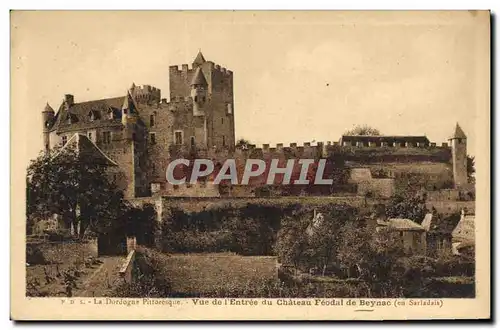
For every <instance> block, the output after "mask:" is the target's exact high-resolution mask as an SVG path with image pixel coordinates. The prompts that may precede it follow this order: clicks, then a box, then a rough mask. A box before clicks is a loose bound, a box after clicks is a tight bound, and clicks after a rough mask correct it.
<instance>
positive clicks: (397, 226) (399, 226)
mask: <svg viewBox="0 0 500 330" xmlns="http://www.w3.org/2000/svg"><path fill="white" fill-rule="evenodd" d="M377 223H378V224H381V223H380V222H377ZM384 225H385V226H386V227H387V228H390V229H393V230H408V231H410V230H411V231H424V230H425V229H424V227H422V226H421V225H419V224H418V223H416V222H413V221H412V220H410V219H403V218H391V219H388V220H387V221H386V222H385V223H384Z"/></svg>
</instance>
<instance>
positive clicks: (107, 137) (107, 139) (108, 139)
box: [102, 132, 111, 144]
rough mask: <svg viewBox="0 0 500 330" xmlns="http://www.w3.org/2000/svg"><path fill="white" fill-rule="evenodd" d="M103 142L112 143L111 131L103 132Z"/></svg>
mask: <svg viewBox="0 0 500 330" xmlns="http://www.w3.org/2000/svg"><path fill="white" fill-rule="evenodd" d="M102 143H104V144H110V143H111V132H102Z"/></svg>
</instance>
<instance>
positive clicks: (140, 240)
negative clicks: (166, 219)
mask: <svg viewBox="0 0 500 330" xmlns="http://www.w3.org/2000/svg"><path fill="white" fill-rule="evenodd" d="M124 221H125V222H126V227H127V230H126V231H127V234H128V235H129V236H135V237H136V239H137V244H139V245H145V246H153V245H154V238H155V233H156V231H157V230H158V220H157V219H156V210H155V208H154V206H153V205H152V204H149V203H146V204H144V205H143V206H142V207H130V208H128V210H126V212H125V213H124Z"/></svg>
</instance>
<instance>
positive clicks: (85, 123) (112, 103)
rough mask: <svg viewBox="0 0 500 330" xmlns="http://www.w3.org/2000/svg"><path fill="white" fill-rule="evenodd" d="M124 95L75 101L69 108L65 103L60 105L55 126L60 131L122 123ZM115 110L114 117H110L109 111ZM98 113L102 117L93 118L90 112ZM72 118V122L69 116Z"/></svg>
mask: <svg viewBox="0 0 500 330" xmlns="http://www.w3.org/2000/svg"><path fill="white" fill-rule="evenodd" d="M124 98H125V97H124V96H120V97H114V98H109V99H102V100H94V101H87V102H82V103H75V104H73V105H72V106H70V107H69V109H67V108H66V107H65V106H64V104H62V105H61V106H60V107H59V111H58V112H57V115H56V119H55V123H54V126H53V128H54V129H56V130H57V131H58V132H61V131H67V130H72V129H82V128H92V127H102V126H115V125H121V107H122V104H123V100H124ZM110 111H111V112H113V119H108V112H110ZM92 113H93V114H94V115H96V114H98V116H99V117H100V119H95V117H94V120H92V119H91V116H90V115H89V114H92ZM68 116H70V117H71V118H72V123H69V122H67V118H68Z"/></svg>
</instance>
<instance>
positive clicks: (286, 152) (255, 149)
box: [236, 142, 324, 158]
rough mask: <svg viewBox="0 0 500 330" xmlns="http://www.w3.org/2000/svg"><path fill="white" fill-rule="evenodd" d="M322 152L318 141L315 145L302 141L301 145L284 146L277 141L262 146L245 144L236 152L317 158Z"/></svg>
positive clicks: (268, 155)
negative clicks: (273, 143) (274, 143)
mask: <svg viewBox="0 0 500 330" xmlns="http://www.w3.org/2000/svg"><path fill="white" fill-rule="evenodd" d="M323 152H324V144H323V143H322V142H318V143H317V144H316V145H311V142H304V143H303V145H302V146H299V145H297V143H296V142H293V143H290V144H289V146H285V145H284V144H283V143H277V144H276V145H274V146H272V145H270V144H268V143H265V144H262V146H256V145H252V144H250V145H247V146H245V147H237V148H236V154H237V155H242V156H247V157H248V158H251V157H250V155H257V154H262V157H264V158H270V157H276V158H278V157H285V158H294V157H296V158H317V157H322V156H323Z"/></svg>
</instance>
